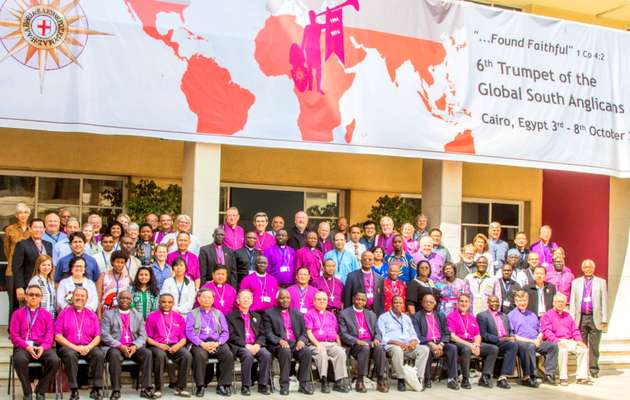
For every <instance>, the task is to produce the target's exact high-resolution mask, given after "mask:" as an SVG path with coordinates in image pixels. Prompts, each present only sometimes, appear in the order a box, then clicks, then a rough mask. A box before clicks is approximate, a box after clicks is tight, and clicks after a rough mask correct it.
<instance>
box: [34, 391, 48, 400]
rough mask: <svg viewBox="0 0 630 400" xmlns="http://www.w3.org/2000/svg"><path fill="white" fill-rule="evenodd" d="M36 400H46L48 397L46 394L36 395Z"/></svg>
mask: <svg viewBox="0 0 630 400" xmlns="http://www.w3.org/2000/svg"><path fill="white" fill-rule="evenodd" d="M35 400H46V395H45V394H44V393H35Z"/></svg>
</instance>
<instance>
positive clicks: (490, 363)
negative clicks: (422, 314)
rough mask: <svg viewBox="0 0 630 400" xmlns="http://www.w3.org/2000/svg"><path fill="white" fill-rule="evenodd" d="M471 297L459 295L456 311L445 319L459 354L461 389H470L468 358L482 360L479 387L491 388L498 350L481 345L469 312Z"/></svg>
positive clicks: (487, 345)
mask: <svg viewBox="0 0 630 400" xmlns="http://www.w3.org/2000/svg"><path fill="white" fill-rule="evenodd" d="M471 303H472V300H471V297H470V295H469V294H468V293H463V294H461V295H459V300H458V301H457V310H454V311H453V312H451V313H450V314H449V315H448V317H447V318H446V323H447V325H448V329H449V331H451V340H452V341H453V342H454V343H455V345H456V346H457V353H458V354H459V360H460V363H459V366H460V368H461V370H462V384H461V387H462V388H463V389H471V387H472V386H471V385H470V357H471V356H473V355H474V356H475V357H481V358H482V359H483V371H482V375H481V378H479V386H483V387H487V388H491V387H492V372H493V371H494V363H495V362H496V360H497V355H498V354H499V349H498V347H497V346H495V345H492V344H489V343H482V342H481V335H480V334H479V325H478V324H477V320H476V319H475V316H474V315H473V314H472V313H471V312H470V305H471Z"/></svg>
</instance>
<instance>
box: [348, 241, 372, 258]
mask: <svg viewBox="0 0 630 400" xmlns="http://www.w3.org/2000/svg"><path fill="white" fill-rule="evenodd" d="M357 246H358V248H359V255H358V256H357V259H358V260H359V261H361V254H363V252H364V251H365V250H367V249H366V248H365V245H364V244H363V243H357ZM344 249H345V250H346V251H348V252H350V253H352V254H354V255H356V254H355V252H354V243H353V242H348V243H346V247H344Z"/></svg>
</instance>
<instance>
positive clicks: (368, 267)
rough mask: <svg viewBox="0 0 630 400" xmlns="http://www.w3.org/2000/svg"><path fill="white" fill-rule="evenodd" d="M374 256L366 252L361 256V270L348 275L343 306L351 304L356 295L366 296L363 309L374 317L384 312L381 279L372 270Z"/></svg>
mask: <svg viewBox="0 0 630 400" xmlns="http://www.w3.org/2000/svg"><path fill="white" fill-rule="evenodd" d="M373 265H374V254H372V252H371V251H366V252H364V253H363V255H362V256H361V269H360V270H357V271H353V272H351V273H349V274H348V279H347V280H346V286H345V289H344V295H343V298H344V304H353V301H352V299H353V298H354V295H355V294H357V293H365V294H366V304H365V307H366V308H367V309H368V310H372V311H374V312H375V313H376V315H381V314H383V312H385V305H384V303H385V298H384V293H383V278H382V277H381V276H380V275H378V274H377V273H376V272H374V271H373V270H372V266H373Z"/></svg>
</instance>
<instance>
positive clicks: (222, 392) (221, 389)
mask: <svg viewBox="0 0 630 400" xmlns="http://www.w3.org/2000/svg"><path fill="white" fill-rule="evenodd" d="M243 387H245V386H243ZM247 389H249V388H247ZM241 393H243V389H241ZM217 394H218V395H219V396H225V397H230V388H229V387H227V386H224V385H219V386H217Z"/></svg>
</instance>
